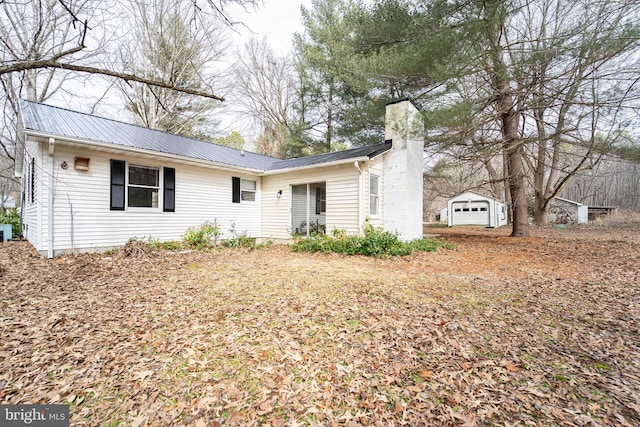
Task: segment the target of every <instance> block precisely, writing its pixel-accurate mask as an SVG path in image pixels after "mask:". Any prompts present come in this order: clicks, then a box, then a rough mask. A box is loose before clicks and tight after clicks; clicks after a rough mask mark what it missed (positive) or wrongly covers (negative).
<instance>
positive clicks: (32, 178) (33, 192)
mask: <svg viewBox="0 0 640 427" xmlns="http://www.w3.org/2000/svg"><path fill="white" fill-rule="evenodd" d="M29 180H30V181H31V185H30V190H31V194H30V197H31V203H34V202H35V201H36V159H35V158H33V157H32V158H31V164H30V165H29Z"/></svg>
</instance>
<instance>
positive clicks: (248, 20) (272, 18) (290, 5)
mask: <svg viewBox="0 0 640 427" xmlns="http://www.w3.org/2000/svg"><path fill="white" fill-rule="evenodd" d="M301 5H304V6H305V7H306V8H307V9H311V0H295V1H290V0H264V6H262V7H261V8H259V9H256V10H254V9H250V10H248V11H247V12H245V10H244V9H243V8H242V7H238V6H235V7H233V8H231V9H230V10H231V16H232V18H233V19H234V20H236V21H241V22H244V23H245V24H246V25H247V26H248V27H249V29H250V30H251V31H249V29H247V28H244V27H243V26H241V25H238V26H237V28H238V32H239V33H240V34H239V35H236V36H233V38H234V39H235V41H236V44H237V45H238V47H241V46H242V44H243V43H244V42H245V41H247V40H248V39H249V38H250V37H252V36H253V37H257V38H262V37H263V36H265V37H267V40H268V41H269V44H270V45H271V47H272V48H273V49H274V50H275V51H276V52H277V53H279V54H284V53H287V52H288V51H289V50H290V49H291V40H292V38H293V34H294V33H295V32H302V21H301V17H300V6H301Z"/></svg>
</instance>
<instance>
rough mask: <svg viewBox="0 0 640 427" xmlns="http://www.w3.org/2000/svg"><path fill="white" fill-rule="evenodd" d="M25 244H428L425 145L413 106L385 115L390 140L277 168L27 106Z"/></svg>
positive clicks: (205, 146)
mask: <svg viewBox="0 0 640 427" xmlns="http://www.w3.org/2000/svg"><path fill="white" fill-rule="evenodd" d="M21 106H22V117H23V130H24V133H25V141H26V142H25V152H24V167H23V191H24V208H23V230H22V232H23V236H24V237H25V238H26V239H27V240H28V241H29V242H31V244H32V245H33V246H34V247H35V248H36V249H37V250H38V251H39V252H40V253H41V254H42V255H43V256H47V257H49V258H51V257H53V256H55V255H57V254H59V253H65V252H86V251H101V250H107V249H110V248H114V247H118V246H120V245H123V244H124V243H126V242H127V240H128V239H129V238H131V237H134V236H137V237H153V238H155V239H159V240H160V241H167V240H179V239H181V236H182V235H183V234H184V232H185V231H186V230H187V229H188V228H189V227H193V226H198V225H200V224H202V223H204V222H206V221H209V222H215V223H216V224H217V225H218V226H219V227H220V231H221V238H223V239H228V238H233V237H234V236H235V235H238V234H241V233H246V234H247V235H248V236H250V237H254V238H256V239H258V240H266V239H272V240H274V241H276V242H285V241H288V240H289V239H290V237H291V234H292V233H297V234H301V235H308V234H310V233H312V232H314V231H320V232H322V231H327V232H330V231H331V230H333V229H344V230H346V231H347V233H350V234H359V233H361V232H362V226H363V224H364V222H365V219H368V221H369V222H370V223H371V224H372V225H374V226H380V227H383V228H384V229H385V230H388V231H391V232H397V233H398V234H399V236H400V237H401V238H402V239H405V240H411V239H415V238H420V237H422V209H423V207H422V206H423V204H422V161H423V140H422V128H421V119H420V114H419V111H418V109H417V108H416V107H415V106H414V104H413V103H412V102H411V101H408V100H401V101H397V102H394V103H390V104H388V105H387V107H386V123H385V142H384V143H381V144H378V145H373V146H368V147H361V148H354V149H350V150H346V151H340V152H334V153H327V154H321V155H317V156H309V157H303V158H296V159H289V160H281V159H277V158H273V157H269V156H263V155H260V154H256V153H251V152H245V151H243V150H236V149H233V148H229V147H225V146H220V145H216V144H212V143H209V142H204V141H199V140H195V139H190V138H185V137H181V136H177V135H172V134H168V133H164V132H160V131H156V130H152V129H148V128H144V127H140V126H136V125H131V124H127V123H123V122H118V121H114V120H110V119H105V118H101V117H96V116H93V115H89V114H84V113H79V112H75V111H70V110H66V109H62V108H58V107H52V106H49V105H44V104H39V103H34V102H29V101H23V102H22V104H21Z"/></svg>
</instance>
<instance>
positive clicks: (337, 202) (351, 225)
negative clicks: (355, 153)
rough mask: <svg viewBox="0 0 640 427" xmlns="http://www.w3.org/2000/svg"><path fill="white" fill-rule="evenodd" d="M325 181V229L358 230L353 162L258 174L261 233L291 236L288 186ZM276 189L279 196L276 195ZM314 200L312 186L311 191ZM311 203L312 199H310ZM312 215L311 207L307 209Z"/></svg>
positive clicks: (279, 237) (282, 237)
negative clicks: (261, 176)
mask: <svg viewBox="0 0 640 427" xmlns="http://www.w3.org/2000/svg"><path fill="white" fill-rule="evenodd" d="M323 182H324V183H325V185H326V189H325V195H326V212H325V213H323V215H325V221H326V231H327V233H330V232H331V231H332V230H333V229H336V228H338V229H345V230H346V231H347V232H348V233H350V234H357V233H359V232H360V227H361V224H359V220H358V200H359V191H360V190H359V174H358V171H357V170H356V168H355V167H354V165H353V163H349V164H346V165H340V166H329V167H318V168H315V169H312V170H301V171H292V172H288V173H283V174H277V175H268V176H264V177H263V178H262V193H263V196H262V237H263V238H266V239H276V240H287V239H289V238H290V237H291V232H292V231H295V230H292V228H291V224H292V218H291V207H292V206H291V203H292V200H291V191H292V190H291V189H292V186H294V185H302V184H314V183H323ZM278 190H282V196H281V197H280V198H278V197H277V193H278ZM311 198H312V200H315V190H314V191H312V192H311ZM312 205H313V203H312ZM311 213H312V214H314V215H315V210H313V211H312V212H311Z"/></svg>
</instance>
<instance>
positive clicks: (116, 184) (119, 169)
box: [110, 160, 125, 211]
mask: <svg viewBox="0 0 640 427" xmlns="http://www.w3.org/2000/svg"><path fill="white" fill-rule="evenodd" d="M124 174H125V163H124V162H123V161H122V160H111V208H110V209H111V210H112V211H123V210H124V184H125V176H124Z"/></svg>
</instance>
